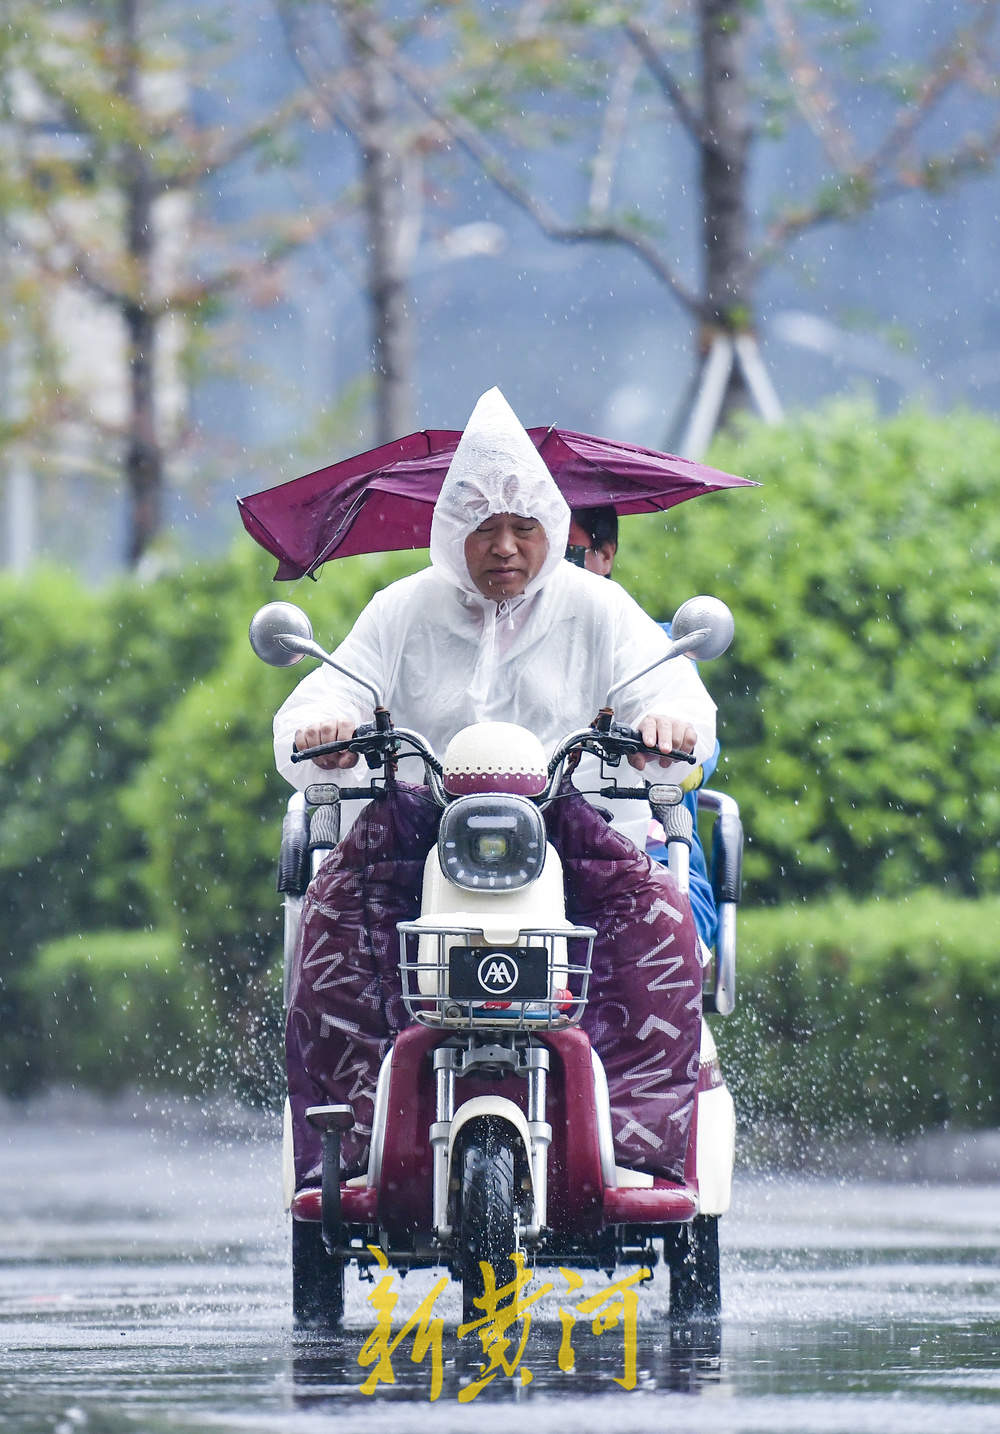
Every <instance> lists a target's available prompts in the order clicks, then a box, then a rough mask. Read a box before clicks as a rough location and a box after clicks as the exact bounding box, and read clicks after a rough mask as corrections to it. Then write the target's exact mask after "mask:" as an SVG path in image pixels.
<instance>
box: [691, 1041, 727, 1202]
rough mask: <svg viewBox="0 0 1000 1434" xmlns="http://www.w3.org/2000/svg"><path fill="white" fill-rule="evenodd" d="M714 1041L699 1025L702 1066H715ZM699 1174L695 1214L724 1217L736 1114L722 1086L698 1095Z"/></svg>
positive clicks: (697, 1152)
mask: <svg viewBox="0 0 1000 1434" xmlns="http://www.w3.org/2000/svg"><path fill="white" fill-rule="evenodd" d="M718 1059H719V1057H718V1053H717V1051H716V1048H715V1041H714V1040H713V1039H712V1033H711V1031H710V1030H709V1029H708V1026H707V1024H706V1023H705V1021H702V1023H701V1064H702V1065H709V1064H711V1063H712V1062H715V1063H716V1064H717V1063H718ZM695 1156H696V1168H697V1172H698V1212H699V1214H701V1215H724V1214H725V1213H726V1211H727V1210H728V1209H729V1205H730V1201H731V1199H732V1191H733V1162H734V1160H735V1158H736V1111H735V1108H734V1106H733V1098H732V1096H731V1095H730V1094H729V1089H728V1087H727V1086H726V1085H725V1084H722V1085H717V1086H713V1087H712V1088H711V1089H710V1090H702V1091H699V1092H698V1137H697V1146H696V1151H695Z"/></svg>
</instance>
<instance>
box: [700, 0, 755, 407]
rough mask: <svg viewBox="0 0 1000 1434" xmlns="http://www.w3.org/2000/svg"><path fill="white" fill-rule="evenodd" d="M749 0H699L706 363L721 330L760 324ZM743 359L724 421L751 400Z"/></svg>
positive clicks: (734, 370)
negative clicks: (754, 255)
mask: <svg viewBox="0 0 1000 1434" xmlns="http://www.w3.org/2000/svg"><path fill="white" fill-rule="evenodd" d="M745 14H746V0H700V4H699V18H700V42H701V85H702V127H703V131H704V135H703V140H702V145H701V192H702V233H703V237H704V251H705V284H704V298H703V304H704V308H703V320H702V331H701V336H700V348H701V355H702V363H704V361H705V359H706V358H707V356H708V354H709V351H710V349H711V346H712V341H713V339H714V337H715V336H716V334H717V333H719V332H720V331H721V332H722V333H724V334H726V335H728V336H729V337H731V338H734V337H736V336H737V335H739V334H745V333H752V331H753V299H752V294H751V280H750V274H749V263H748V260H749V244H750V226H749V220H748V216H747V207H746V193H747V171H748V162H749V150H750V133H751V131H750V121H749V110H748V104H747V87H746V64H747V54H746V50H747V46H746V30H745ZM747 396H748V395H747V387H746V382H745V378H744V375H743V371H742V369H741V367H740V365H739V364H738V363H734V364H733V365H732V367H731V369H730V374H729V381H728V385H727V388H726V392H725V396H724V398H723V404H722V411H721V414H720V422H724V421H725V418H726V415H727V414H728V413H729V412H731V411H732V410H733V409H734V408H736V407H742V406H744V405H745V404H746V402H747Z"/></svg>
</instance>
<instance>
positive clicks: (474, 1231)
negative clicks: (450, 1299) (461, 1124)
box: [457, 1119, 518, 1323]
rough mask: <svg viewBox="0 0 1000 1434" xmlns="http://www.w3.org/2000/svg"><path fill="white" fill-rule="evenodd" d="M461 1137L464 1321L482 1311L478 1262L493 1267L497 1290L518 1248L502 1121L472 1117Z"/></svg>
mask: <svg viewBox="0 0 1000 1434" xmlns="http://www.w3.org/2000/svg"><path fill="white" fill-rule="evenodd" d="M463 1135H464V1137H465V1138H464V1140H463V1144H462V1153H461V1159H460V1164H459V1169H460V1172H461V1173H460V1179H461V1189H460V1199H461V1205H460V1208H459V1220H458V1242H457V1244H458V1251H457V1265H458V1270H457V1273H458V1275H459V1278H460V1279H461V1281H462V1314H463V1319H464V1321H465V1322H466V1323H468V1322H469V1321H471V1320H477V1319H482V1317H483V1315H484V1314H485V1310H484V1309H483V1307H482V1305H480V1306H477V1305H476V1304H475V1301H476V1300H477V1299H480V1298H481V1297H482V1295H483V1294H484V1292H485V1281H484V1279H483V1272H482V1270H481V1268H480V1265H481V1264H482V1263H483V1262H485V1263H486V1264H487V1265H489V1266H490V1267H491V1269H492V1270H493V1275H494V1279H495V1281H496V1287H497V1289H500V1288H501V1287H502V1286H503V1285H509V1284H510V1283H511V1281H512V1280H513V1279H514V1276H515V1274H516V1266H515V1265H514V1262H513V1260H512V1259H511V1255H512V1254H513V1253H514V1252H515V1251H516V1249H517V1246H518V1220H517V1204H516V1200H515V1193H516V1186H515V1170H514V1148H513V1145H512V1143H511V1136H510V1133H509V1130H508V1128H507V1126H506V1124H505V1122H503V1121H498V1120H490V1119H483V1120H476V1121H474V1122H472V1123H471V1126H470V1127H469V1128H468V1130H467V1132H463Z"/></svg>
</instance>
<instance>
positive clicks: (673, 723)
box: [628, 712, 698, 772]
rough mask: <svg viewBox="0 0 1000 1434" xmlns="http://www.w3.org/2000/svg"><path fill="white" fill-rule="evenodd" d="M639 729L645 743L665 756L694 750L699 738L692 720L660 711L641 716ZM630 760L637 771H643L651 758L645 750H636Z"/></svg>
mask: <svg viewBox="0 0 1000 1434" xmlns="http://www.w3.org/2000/svg"><path fill="white" fill-rule="evenodd" d="M637 730H638V732H639V735H640V736H641V737H642V740H643V742H644V743H645V745H646V746H647V747H654V748H655V749H656V750H657V751H658V752H661V753H662V754H663V756H664V757H669V756H670V753H671V752H689V753H690V752H693V751H694V744H695V742H696V741H697V738H698V734H697V733H696V732H695V730H694V728H693V727H692V726H691V723H690V722H684V721H678V720H677V719H675V718H673V717H664V716H663V715H662V714H661V713H658V712H650V713H647V714H646V716H645V717H643V718H641V720H640V721H639V722H638V724H637ZM628 760H629V763H630V765H631V766H633V767H635V769H636V771H639V772H641V771H642V769H643V767H645V765H646V763H647V762H648V761H650V760H651V758H650V757H647V756H646V754H645V753H644V752H634V753H633V754H632V756H631V757H629V759H628Z"/></svg>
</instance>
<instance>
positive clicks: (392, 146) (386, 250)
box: [345, 3, 416, 443]
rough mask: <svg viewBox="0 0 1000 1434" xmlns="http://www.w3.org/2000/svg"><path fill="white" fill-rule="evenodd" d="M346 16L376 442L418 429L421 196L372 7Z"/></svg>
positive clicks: (354, 7)
mask: <svg viewBox="0 0 1000 1434" xmlns="http://www.w3.org/2000/svg"><path fill="white" fill-rule="evenodd" d="M345 16H346V19H347V30H348V34H349V36H350V40H351V46H352V48H353V50H354V54H355V58H356V64H357V68H358V73H359V76H360V81H361V84H360V96H359V113H360V131H359V134H358V140H359V144H360V148H361V167H362V182H363V186H364V211H365V228H366V231H367V251H368V252H367V261H368V286H367V287H368V294H369V302H370V304H371V316H372V341H371V348H372V366H373V369H374V372H375V383H376V389H375V441H376V443H388V442H389V441H390V440H391V439H393V438H399V437H400V436H401V435H402V434H404V433H406V432H408V431H409V429H410V428H411V427H412V425H413V417H412V412H413V411H412V399H411V375H412V369H413V332H412V331H413V323H412V318H411V315H410V310H409V306H408V303H407V297H408V288H409V263H408V258H407V251H408V248H409V245H408V243H407V237H406V234H405V229H406V223H407V211H408V206H409V205H411V204H412V203H413V202H414V201H415V199H416V196H411V195H409V194H408V193H407V183H406V181H407V177H408V176H407V165H406V163H405V158H404V155H403V153H402V151H401V148H400V145H399V141H398V132H399V128H400V117H399V108H398V103H397V96H396V85H395V81H394V80H393V77H392V75H391V74H390V73H389V70H388V69H387V67H386V65H385V64H384V63H383V62H382V61H381V60H380V59H379V58H378V55H377V54H376V51H375V47H374V45H373V43H372V42H371V41H370V40H369V38H368V32H369V31H370V29H371V27H372V24H373V19H374V17H373V15H372V11H371V8H370V6H369V4H368V3H362V4H350V5H348V6H347V7H346V8H345Z"/></svg>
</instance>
